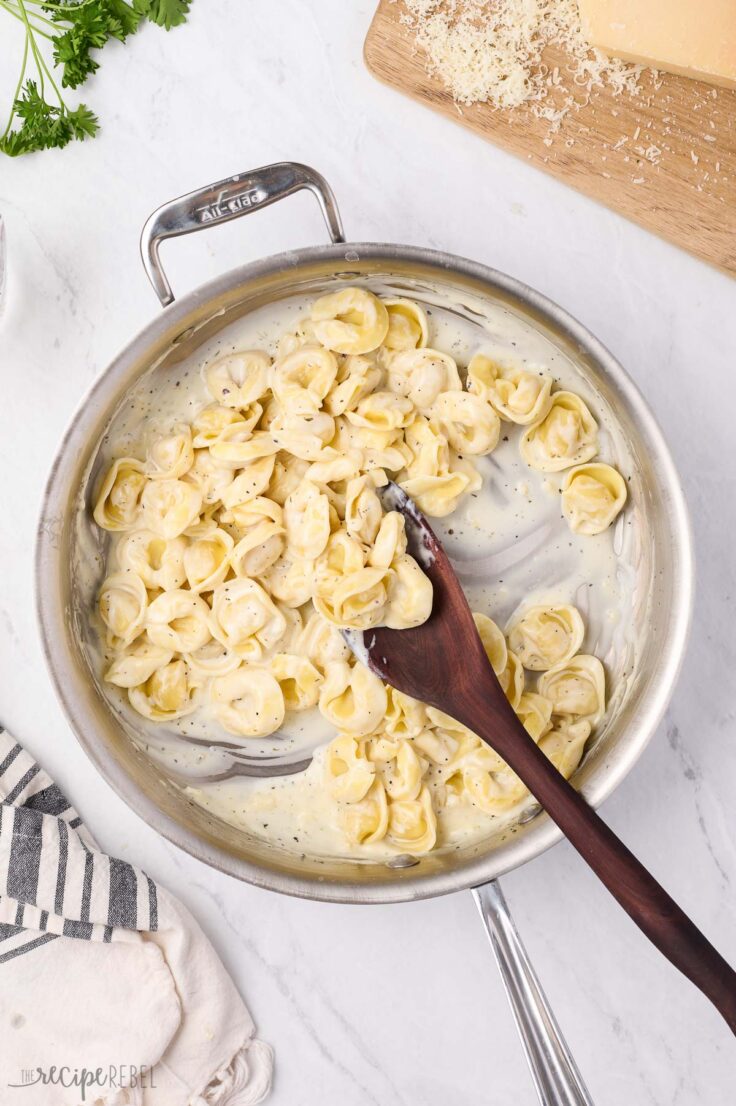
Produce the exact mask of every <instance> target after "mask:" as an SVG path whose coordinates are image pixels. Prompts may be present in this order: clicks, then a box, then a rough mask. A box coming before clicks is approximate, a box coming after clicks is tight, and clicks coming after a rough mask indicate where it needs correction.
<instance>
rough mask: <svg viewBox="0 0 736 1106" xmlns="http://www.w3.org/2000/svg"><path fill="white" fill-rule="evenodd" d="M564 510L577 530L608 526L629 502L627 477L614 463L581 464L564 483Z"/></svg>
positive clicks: (590, 531) (586, 531)
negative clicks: (624, 476) (625, 478)
mask: <svg viewBox="0 0 736 1106" xmlns="http://www.w3.org/2000/svg"><path fill="white" fill-rule="evenodd" d="M561 498H562V513H563V515H564V516H565V518H566V519H567V521H568V523H569V524H570V529H571V530H574V531H575V533H576V534H600V533H602V532H603V530H607V529H608V527H609V526H610V525H611V523H612V522H613V520H614V519H615V518H616V517H617V516H618V515H619V514H620V512H621V511H622V510H623V506H624V504H625V503H626V481H625V480H624V478H623V476H622V475H621V473H620V472H617V471H616V469H615V468H612V467H611V465H603V464H590V465H578V466H577V467H576V468H574V469H571V470H570V472H568V473H567V474H566V475H565V479H564V482H563V484H562V497H561Z"/></svg>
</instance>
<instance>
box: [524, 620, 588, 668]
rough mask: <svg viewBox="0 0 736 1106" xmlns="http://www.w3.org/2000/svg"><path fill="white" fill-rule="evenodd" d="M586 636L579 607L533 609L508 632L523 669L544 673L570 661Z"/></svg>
mask: <svg viewBox="0 0 736 1106" xmlns="http://www.w3.org/2000/svg"><path fill="white" fill-rule="evenodd" d="M584 634H585V627H584V626H583V620H582V618H581V616H580V612H579V611H578V610H577V608H576V607H571V606H565V607H530V608H529V609H528V610H527V611H525V612H524V614H523V615H522V616H521V617H520V618H519V619H518V620H517V621H516V622H514V624H513V625H512V626H511V628H510V629H509V644H510V645H511V648H512V649H513V650H514V652H515V653H516V654H517V656H518V657H519V660H520V661H521V663H522V664H523V665H524V668H529V669H531V670H532V671H535V672H544V671H545V670H546V669H548V668H552V667H553V666H554V665H556V664H564V663H565V661H568V660H570V658H571V657H572V656H574V655H575V653H577V651H578V649H579V648H580V646H581V645H582V644H583V636H584Z"/></svg>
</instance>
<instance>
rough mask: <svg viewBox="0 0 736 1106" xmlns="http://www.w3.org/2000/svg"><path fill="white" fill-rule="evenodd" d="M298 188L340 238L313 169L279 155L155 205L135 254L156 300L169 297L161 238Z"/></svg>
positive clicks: (324, 186)
mask: <svg viewBox="0 0 736 1106" xmlns="http://www.w3.org/2000/svg"><path fill="white" fill-rule="evenodd" d="M303 188H306V189H308V190H309V191H310V192H312V194H313V195H314V196H316V198H317V202H318V203H319V206H320V208H321V209H322V214H323V215H324V219H325V222H326V224H327V229H328V231H329V234H330V238H331V239H332V241H333V242H344V241H345V234H344V232H343V229H342V222H341V220H340V212H339V211H338V209H337V203H336V201H335V197H334V195H333V192H332V189H331V188H330V186H329V184H328V183H327V181H326V180H325V178H324V177H323V176H322V174H321V173H318V172H317V171H316V169H311V168H310V167H309V166H308V165H301V164H300V163H299V162H296V161H279V162H276V163H275V164H274V165H264V166H262V168H260V169H252V170H251V171H250V172H247V173H238V174H237V176H234V177H226V179H225V180H220V181H216V182H215V184H206V185H205V186H204V187H203V188H198V189H196V191H194V192H188V193H187V194H186V195H185V196H179V197H178V198H177V199H175V200H169V202H168V203H165V204H162V205H161V207H157V208H156V210H155V211H154V212H153V214H152V215H150V216H149V218H148V219H147V220H146V224H145V226H144V227H143V231H142V233H141V257H142V258H143V267H144V268H145V270H146V273H147V274H148V279H149V280H150V282H151V284H152V285H153V288H154V291H155V293H156V295H157V296H158V298H159V300H160V301H161V305H162V306H163V307H166V306H167V305H168V304H170V303H173V301H174V293H173V292H172V290H171V285H170V284H169V281H168V278H167V276H166V273H165V272H164V269H163V265H162V264H161V259H160V257H159V247H160V245H161V243H162V242H163V241H165V239H167V238H176V237H178V236H179V235H180V234H192V233H194V231H197V230H205V229H206V228H207V227H211V226H214V225H216V224H218V223H227V222H229V220H230V219H239V218H240V216H241V215H248V214H249V213H250V212H251V211H254V210H255V209H256V208H260V207H268V205H269V204H273V203H276V201H277V200H283V199H284V198H285V197H286V196H291V195H293V194H294V192H299V191H301V189H303Z"/></svg>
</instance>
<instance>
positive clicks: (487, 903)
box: [473, 880, 593, 1106]
mask: <svg viewBox="0 0 736 1106" xmlns="http://www.w3.org/2000/svg"><path fill="white" fill-rule="evenodd" d="M473 898H474V899H475V903H476V906H477V907H478V910H479V911H480V916H481V918H482V919H483V924H484V926H485V927H486V933H487V934H488V939H489V941H490V942H491V948H492V949H493V953H494V955H495V957H496V962H497V964H498V967H499V971H500V972H501V978H502V980H503V985H504V987H505V988H506V994H507V996H508V1000H509V1003H510V1004H511V1009H512V1011H513V1014H514V1018H515V1020H516V1027H517V1029H518V1030H519V1036H520V1037H521V1043H522V1045H523V1047H524V1053H525V1055H526V1059H527V1063H528V1064H529V1069H530V1071H531V1073H532V1079H533V1080H534V1086H535V1087H536V1090H537V1095H538V1096H539V1101H540V1103H541V1106H593V1100H592V1099H591V1097H590V1095H589V1094H588V1091H587V1088H586V1086H585V1084H584V1082H583V1078H582V1076H581V1074H580V1072H579V1071H578V1068H577V1065H576V1063H575V1061H574V1060H573V1058H572V1055H571V1054H570V1050H569V1049H568V1047H567V1044H566V1043H565V1039H564V1037H563V1036H562V1033H561V1031H560V1027H559V1026H558V1024H557V1021H556V1019H555V1016H554V1014H553V1013H552V1010H551V1009H550V1006H549V1003H548V1002H547V999H546V998H545V995H544V991H543V990H542V988H541V986H540V983H539V980H538V979H537V975H536V972H535V971H534V968H533V967H532V966H531V964H530V963H529V958H528V957H527V954H526V950H525V948H524V946H523V945H522V943H521V938H520V937H519V934H518V932H517V930H516V926H515V925H514V922H513V919H512V917H511V914H510V913H509V908H508V906H507V905H506V899H505V898H504V896H503V892H502V891H501V888H500V886H499V884H498V883H497V882H496V881H495V880H492V881H491V882H490V883H486V884H484V885H483V886H482V887H475V888H473Z"/></svg>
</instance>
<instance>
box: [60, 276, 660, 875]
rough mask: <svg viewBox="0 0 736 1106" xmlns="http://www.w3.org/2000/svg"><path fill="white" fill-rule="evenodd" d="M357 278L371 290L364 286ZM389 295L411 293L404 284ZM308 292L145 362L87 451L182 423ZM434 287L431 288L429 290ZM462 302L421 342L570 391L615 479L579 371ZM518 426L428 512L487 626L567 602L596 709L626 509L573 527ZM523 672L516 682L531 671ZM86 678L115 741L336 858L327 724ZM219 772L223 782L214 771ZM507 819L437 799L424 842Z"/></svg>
mask: <svg viewBox="0 0 736 1106" xmlns="http://www.w3.org/2000/svg"><path fill="white" fill-rule="evenodd" d="M371 288H372V289H373V290H374V291H377V292H380V291H381V290H382V289H381V287H380V286H377V285H376V283H375V282H373V283H371ZM394 294H396V292H395V290H394ZM398 294H405V295H410V296H412V298H414V299H418V300H421V299H422V296H421V294H419V295H417V292H416V290H409V289H407V290H406V291H405V292H402V291H399V293H398ZM313 298H314V297H312V296H310V297H309V298H308V299H299V298H294V299H290V300H285V301H282V302H280V303H278V304H276V305H272V306H269V307H267V308H261V309H258V310H256V311H254V312H253V313H252V314H250V315H248V316H246V317H245V318H243V319H242V320H240V321H238V322H236V323H234V324H232V325H231V326H229V327H227V328H226V329H224V330H223V331H222V332H221V333H220V334H218V335H217V336H216V337H215V338H214V339H211V340H210V341H208V342H206V343H205V344H204V345H203V346H202V347H201V348H200V349H199V350H198V352H197V353H196V355H194V356H192V357H190V358H189V359H188V360H186V361H184V362H182V363H180V364H179V365H176V366H175V367H173V368H171V369H167V370H165V371H162V370H161V369H160V368H159V369H157V370H156V382H155V385H153V384H152V383H151V381H150V380H149V379H148V378H143V380H142V381H141V382H140V384H139V385H138V386H137V388H136V389H135V391H134V392H132V393H131V394H130V396H129V398H128V400H127V401H126V403H125V404H124V406H123V408H122V409H121V411H120V412H119V413H118V415H117V416H116V418H115V420H114V422H113V425H112V427H111V430H110V432H109V433H108V435H107V436H106V438H105V440H104V442H103V444H102V448H101V459H102V461H103V462H104V463H107V462H108V461H109V459H111V458H112V457H116V456H121V455H125V454H130V455H133V456H138V457H142V456H144V454H145V451H146V448H147V446H148V444H149V442H150V440H151V439H152V438H153V437H157V436H159V435H161V434H164V433H166V432H167V431H169V430H170V429H172V428H173V427H174V426H176V424H177V423H180V422H182V421H190V420H191V419H192V417H193V416H194V415H195V414H196V413H197V411H198V410H199V409H200V408H201V407H202V406H204V405H205V404H207V403H209V402H211V400H210V397H209V396H208V394H207V392H206V390H205V388H204V385H203V383H202V376H201V369H202V366H203V365H206V364H209V363H211V362H212V361H213V360H215V359H216V358H218V357H220V356H222V355H223V354H225V353H228V352H232V351H235V350H238V349H248V348H261V349H265V350H267V351H268V352H269V353H271V354H274V353H275V351H276V346H277V343H278V340H279V338H280V337H281V336H282V335H283V334H284V333H285V332H288V331H290V330H293V329H294V328H295V325H296V323H297V321H298V320H299V319H300V318H301V317H302V316H303V315H304V314H305V313H306V309H307V307H308V304H309V303H310V302H311V300H312V299H313ZM438 298H439V297H438V294H437V293H436V292H434V291H433V292H432V294H431V299H432V300H434V301H435V302H436V301H437V299H438ZM469 306H470V308H471V310H470V311H468V310H467V307H468V305H467V304H466V305H464V306H463V310H462V313H459V312H460V305H459V304H458V303H457V302H456V301H454V300H453V299H452V298H451V297H449V296H448V297H446V299H445V302H444V304H443V305H442V306H439V307H438V306H429V308H428V313H429V319H430V341H429V344H430V345H431V346H433V347H436V348H438V349H440V350H443V351H445V352H448V353H450V354H452V356H453V357H455V358H456V360H457V362H458V365H459V367H460V368H461V370H462V369H464V368H465V366H466V365H467V363H468V361H469V360H470V358H471V357H472V355H473V354H474V353H476V352H481V351H482V352H485V353H488V354H490V355H491V356H493V357H494V359H496V360H499V361H501V362H509V363H514V364H520V365H523V366H524V367H526V368H528V369H536V370H538V371H541V370H544V371H545V372H548V373H551V375H552V376H553V377H554V379H555V381H556V384H557V386H558V387H563V388H566V389H570V390H571V391H574V392H577V393H578V394H579V395H580V396H581V397H582V398H583V399H584V400H585V401H586V403H588V405H589V406H590V408H591V410H592V412H593V414H594V416H595V417H596V419H597V421H598V423H599V427H600V453H599V456H600V459H601V460H604V461H608V462H609V463H611V464H614V465H616V467H618V469H619V470H620V471H621V472H622V474H623V475H624V477H625V478H627V477H629V476H630V468H631V462H630V458H629V456H628V453H627V449H626V443H625V439H624V435H623V433H622V431H621V430H620V428H619V427H618V424H617V420H616V418H615V413H614V412H613V411H611V410H610V408H609V407H608V405H607V404H606V403H605V402H604V401H603V399H602V397H601V396H599V395H597V394H596V392H595V391H594V390H593V389H592V386H591V384H590V383H589V381H588V380H587V379H586V377H585V374H584V372H583V370H582V369H581V368H580V367H579V366H578V365H576V364H575V363H574V362H573V361H572V360H571V359H570V358H569V357H568V356H567V355H566V354H565V353H564V352H563V351H562V350H561V349H559V348H558V347H557V346H556V345H555V344H553V343H552V342H551V341H550V340H549V339H548V338H547V337H545V335H543V334H542V333H541V332H540V331H538V330H536V329H535V328H534V327H532V326H531V325H530V324H529V323H528V322H526V321H525V320H523V319H521V318H520V317H518V316H517V315H515V314H513V313H512V312H510V311H509V310H507V309H506V308H504V307H501V306H491V305H489V304H488V303H487V302H485V301H480V300H479V301H478V302H477V304H471V305H469ZM463 314H464V315H465V317H463ZM471 319H472V321H471ZM523 429H524V428H523V427H518V426H514V425H513V424H511V423H507V422H504V423H503V424H502V440H501V441H500V443H499V445H498V447H497V448H496V449H495V450H494V452H493V453H492V454H491V455H489V456H488V457H483V458H478V459H476V460H477V465H478V468H479V470H480V472H481V474H482V477H483V487H482V489H481V490H480V491H478V492H477V493H475V494H473V495H470V496H466V497H465V498H464V500H463V501H462V502H461V504H460V506H459V507H458V509H457V510H456V511H455V512H454V513H453V514H452V515H450V516H448V517H447V518H445V519H433V520H431V525H432V527H433V529H434V530H435V533H436V534H437V536H438V537H439V538H440V540H441V541H442V543H443V545H444V546H445V548H446V550H447V552H448V554H449V556H450V557H451V559H452V561H453V564H454V566H455V568H456V571H457V572H458V575H459V577H460V580H461V582H462V585H463V588H464V590H465V592H466V594H467V596H468V599H469V602H470V605H471V607H472V609H474V610H477V611H481V612H483V613H485V614H488V615H490V616H491V617H492V618H493V619H494V620H495V621H496V622H497V623H498V624H499V626H501V628H502V629H505V628H506V626H507V625H508V623H509V621H510V620H511V619H512V618H513V617H514V615H515V614H516V612H517V611H519V610H520V609H521V608H523V607H524V606H527V605H529V606H531V605H533V604H537V603H556V604H559V603H572V604H574V605H575V606H577V607H578V609H579V610H580V611H581V614H582V615H583V619H584V621H585V624H586V638H585V641H584V644H583V651H584V652H589V653H594V654H595V655H596V656H598V657H599V658H600V659H601V660H602V661H603V662H604V664H605V665H606V669H607V674H608V688H607V694H608V699H609V716H610V714H611V704H613V705H614V706H615V704H616V703H617V702H620V701H622V699H623V697H624V696H625V694H626V689H627V677H628V675H629V674H630V673H631V671H632V668H633V664H634V659H635V652H636V642H637V633H639V632H640V622H641V611H642V604H643V602H644V601H645V596H646V572H645V571H644V573H642V551H641V538H640V526H639V510H640V508H639V505H638V504H637V502H636V500H635V499H634V502H633V504H631V503H630V505H629V507H628V508H627V510H626V511H625V512H624V513H623V515H621V516H620V517H619V519H618V520H617V522H616V523H615V525H614V526H613V527H612V528H611V529H610V530H608V531H606V532H605V533H603V534H600V535H598V536H596V537H583V536H578V535H575V534H573V533H572V532H571V531H570V530H569V528H568V526H567V523H566V522H565V520H564V519H563V517H562V514H561V509H560V498H559V488H560V484H561V479H562V476H564V473H562V474H559V476H558V475H556V474H553V475H550V474H545V473H538V472H535V471H533V470H531V469H529V468H528V467H527V466H526V464H525V463H524V462H523V461H522V459H521V457H520V455H519V450H518V443H519V438H520V436H521V433H523ZM79 531H80V533H79V543H78V549H77V562H76V565H75V571H76V572H77V574H78V576H79V581H80V582H79V586H80V589H81V590H82V592H83V593H84V594H88V595H90V596H93V595H94V594H95V592H96V589H97V587H98V586H99V583H100V582H101V579H102V575H103V568H104V547H103V546H102V545H101V542H104V540H105V539H101V537H100V535H99V532H95V531H94V530H93V529H92V528H91V527H90V526H89V523H88V521H84V522H83V521H82V520H80V526H79ZM428 555H430V554H429V553H428ZM638 627H639V628H638ZM85 646H86V648H87V651H88V655H89V661H90V666H91V668H92V670H93V672H94V673H95V675H96V676H97V678H98V679H101V674H102V671H103V670H104V667H105V656H104V650H103V649H102V648H101V646H100V638H99V635H95V634H91V635H87V639H86V641H85ZM363 648H364V646H363ZM359 649H360V645H359V646H358V650H359ZM529 677H530V674H528V677H527V687H528V688H531V687H533V683H534V681H533V680H532V679H530V678H529ZM100 686H101V688H102V691H103V694H104V695H105V696H106V697H107V698H108V700H109V701H110V702H111V703H112V705H113V707H114V709H115V711H116V713H117V714H118V715H119V716H120V718H121V721H122V723H123V725H124V726H125V728H126V730H127V732H128V733H129V734H130V736H131V738H132V739H133V740H134V741H136V742H137V743H138V744H139V745H140V746H141V747H143V748H144V749H145V750H146V752H147V753H148V755H149V756H150V757H151V758H152V759H153V760H155V761H156V762H157V763H158V764H159V765H161V766H162V767H163V768H164V769H165V771H166V772H167V774H168V775H170V777H171V778H172V780H174V781H175V782H176V783H177V784H179V785H180V786H182V787H185V788H186V791H187V794H188V795H189V796H190V797H191V798H193V799H194V800H195V801H196V802H198V803H200V804H201V805H202V806H204V807H206V808H207V809H208V810H210V811H211V812H212V813H213V814H215V815H216V816H217V817H219V818H222V819H223V820H224V821H226V822H228V823H230V824H232V825H234V826H236V827H239V828H241V829H243V830H244V831H246V832H248V833H252V834H255V835H257V836H259V837H262V838H266V839H267V840H269V841H272V842H274V843H278V844H280V845H282V846H283V847H286V848H289V849H293V850H294V851H297V852H307V853H309V854H312V855H324V856H334V855H339V856H345V855H350V853H351V850H350V848H349V846H347V845H346V842H345V840H344V838H343V836H342V834H341V832H340V830H339V828H338V827H337V826H336V824H335V806H334V803H333V802H332V800H331V799H330V798H329V796H328V795H327V794H326V793H325V789H324V788H323V785H322V765H321V751H320V746H322V745H324V743H325V742H326V741H328V740H329V739H330V738H331V737H332V736H334V730H333V729H332V727H330V725H329V724H328V723H327V722H326V721H325V720H324V719H323V718H322V716H321V715H320V714H319V712H318V711H317V710H316V708H315V709H314V710H310V711H306V712H303V713H299V714H290V715H287V720H286V722H285V724H284V727H283V730H282V732H281V733H279V734H274V735H271V736H270V737H268V738H264V739H262V740H253V739H238V738H233V737H232V736H231V735H229V734H227V733H226V732H225V731H223V730H222V729H221V727H220V726H219V725H218V723H217V722H216V720H215V719H214V717H213V715H212V713H211V710H210V709H209V708H208V707H206V706H204V707H202V708H200V709H199V710H198V711H197V712H196V713H195V714H194V715H190V716H187V717H184V718H182V719H179V720H178V721H176V722H172V723H166V724H161V723H158V724H155V723H150V722H147V721H146V720H145V719H143V718H141V717H139V716H138V715H137V714H136V713H135V712H134V711H133V710H132V708H130V707H129V705H128V703H127V698H126V697H125V696H124V695H122V694H120V693H119V692H118V691H117V689H115V688H113V687H110V685H106V684H103V683H100ZM604 727H605V723H604ZM599 732H600V731H599ZM315 750H316V753H315V755H314V759H313V761H312V763H311V765H310V766H309V768H308V769H307V770H306V771H301V772H299V773H298V774H293V775H284V776H280V777H277V778H270V779H262V778H261V779H259V778H253V777H250V776H248V775H241V774H234V775H233V773H240V772H242V771H247V770H249V769H248V768H247V765H246V766H245V767H244V766H243V763H242V758H243V756H245V757H246V759H248V760H250V759H251V758H253V757H257V758H266V759H265V760H264V761H262V762H261V763H268V758H269V757H278V758H282V757H283V756H284V754H288V758H290V759H291V760H293V761H294V762H295V763H302V762H304V761H305V759H306V760H309V758H310V756H311V755H312V753H313V752H314V751H315ZM227 776H230V777H231V778H220V779H218V778H217V777H227ZM518 817H519V809H518V808H517V809H516V810H515V811H512V812H509V813H508V814H507V815H504V816H503V817H499V816H491V815H487V814H484V813H483V812H481V811H480V810H478V809H477V808H475V807H472V806H469V805H467V804H465V803H462V804H457V805H456V806H454V807H453V806H449V807H448V808H446V809H445V810H443V811H441V812H440V813H439V816H438V821H439V846H440V848H456V847H459V846H461V845H465V844H468V843H470V842H472V841H477V840H479V839H480V838H482V837H484V836H486V835H488V834H490V833H492V832H495V831H496V830H497V829H498V828H499V827H501V826H503V825H507V824H510V823H512V822H514V821H516V820H518ZM398 851H399V850H397V849H395V848H394V847H393V846H392V845H391V844H390V843H389V842H387V841H383V842H380V843H379V844H376V845H372V846H357V847H355V848H354V849H353V850H352V854H353V855H355V856H356V857H359V858H361V859H366V858H372V859H386V858H387V857H390V856H391V855H393V854H396V853H397V852H398Z"/></svg>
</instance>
